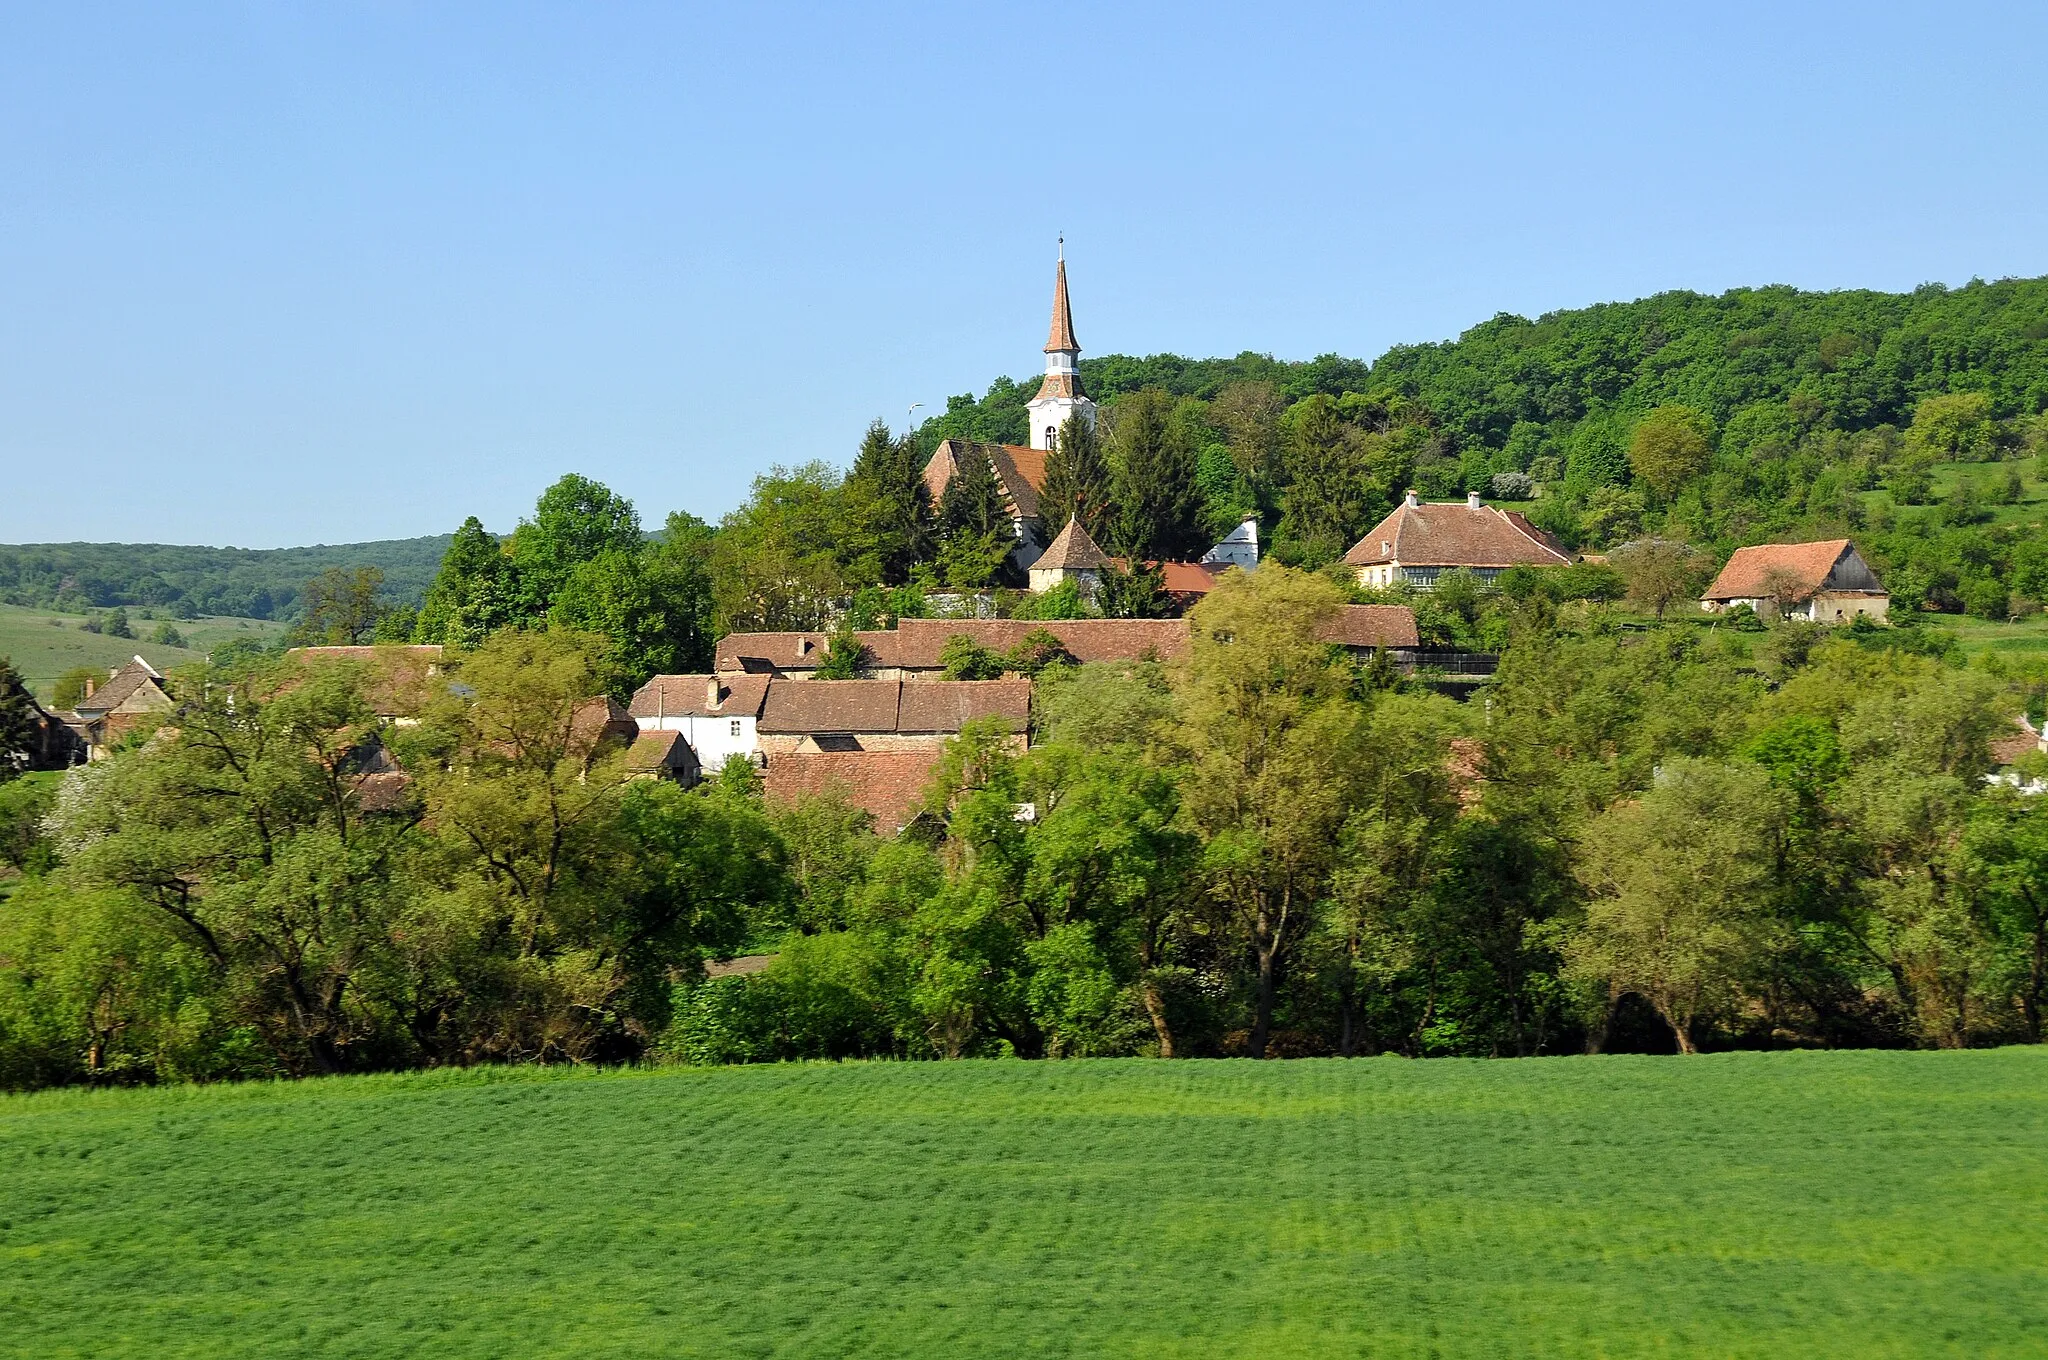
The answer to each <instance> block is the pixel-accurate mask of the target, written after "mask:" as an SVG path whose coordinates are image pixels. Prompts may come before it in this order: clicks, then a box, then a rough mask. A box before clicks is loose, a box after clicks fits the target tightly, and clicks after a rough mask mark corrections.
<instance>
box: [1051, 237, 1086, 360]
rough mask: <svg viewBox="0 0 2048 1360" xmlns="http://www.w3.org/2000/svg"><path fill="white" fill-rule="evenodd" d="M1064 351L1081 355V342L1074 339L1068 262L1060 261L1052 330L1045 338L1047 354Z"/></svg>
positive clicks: (1053, 293)
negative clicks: (1069, 297) (1068, 298)
mask: <svg viewBox="0 0 2048 1360" xmlns="http://www.w3.org/2000/svg"><path fill="white" fill-rule="evenodd" d="M1062 350H1072V351H1074V352H1075V353H1077V354H1078V353H1079V352H1080V350H1081V342H1080V341H1078V340H1076V339H1075V338H1074V309H1073V307H1072V306H1070V305H1069V304H1068V302H1067V262H1066V259H1065V258H1064V257H1062V258H1061V260H1060V265H1059V269H1058V271H1057V272H1056V273H1054V275H1053V280H1052V330H1051V332H1050V333H1049V334H1047V336H1046V337H1045V352H1046V353H1047V354H1057V353H1059V352H1061V351H1062Z"/></svg>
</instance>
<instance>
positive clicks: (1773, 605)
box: [1700, 538, 1891, 623]
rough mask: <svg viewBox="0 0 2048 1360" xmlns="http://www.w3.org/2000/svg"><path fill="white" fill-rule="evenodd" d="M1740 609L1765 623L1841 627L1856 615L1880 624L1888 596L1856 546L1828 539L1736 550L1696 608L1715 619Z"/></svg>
mask: <svg viewBox="0 0 2048 1360" xmlns="http://www.w3.org/2000/svg"><path fill="white" fill-rule="evenodd" d="M1745 604H1746V605H1748V606H1749V607H1750V608H1751V609H1753V610H1755V611H1756V612H1757V613H1759V614H1762V615H1764V616H1765V617H1768V618H1778V617H1784V618H1795V619H1810V620H1812V621H1813V622H1815V623H1845V622H1847V621H1849V620H1850V619H1854V618H1856V617H1857V616H1859V615H1863V616H1867V617H1869V618H1873V619H1882V618H1884V617H1885V616H1886V614H1887V613H1888V612H1889V610H1890V607H1891V596H1890V595H1888V594H1886V593H1885V588H1884V585H1883V583H1882V582H1880V581H1879V580H1878V579H1877V573H1876V572H1874V571H1872V570H1871V569H1870V564H1869V563H1868V562H1865V561H1864V560H1863V554H1861V553H1859V552H1857V551H1856V545H1855V544H1853V543H1851V542H1850V541H1849V540H1848V539H1846V538H1831V539H1827V540H1825V541H1823V542H1819V543H1766V544H1761V545H1759V546H1757V547H1753V548H1737V549H1736V550H1735V553H1734V555H1733V556H1732V557H1730V558H1729V559H1728V565H1727V566H1725V567H1723V568H1721V574H1720V575H1719V576H1716V577H1715V578H1714V583H1713V584H1712V585H1710V586H1708V587H1707V589H1706V593H1705V594H1704V595H1702V596H1701V597H1700V608H1702V609H1704V610H1706V611H1707V612H1708V613H1710V614H1718V613H1721V612H1723V611H1724V610H1729V609H1733V608H1735V607H1736V606H1737V605H1745Z"/></svg>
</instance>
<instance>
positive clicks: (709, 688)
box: [704, 675, 718, 708]
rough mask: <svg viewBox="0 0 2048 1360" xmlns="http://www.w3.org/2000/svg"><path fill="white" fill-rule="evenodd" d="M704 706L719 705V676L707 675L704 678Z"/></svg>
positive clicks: (715, 706) (712, 706) (713, 706)
mask: <svg viewBox="0 0 2048 1360" xmlns="http://www.w3.org/2000/svg"><path fill="white" fill-rule="evenodd" d="M704 707H706V708H717V707H718V677H717V676H715V675H711V676H706V677H705V679H704Z"/></svg>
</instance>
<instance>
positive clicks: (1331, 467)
mask: <svg viewBox="0 0 2048 1360" xmlns="http://www.w3.org/2000/svg"><path fill="white" fill-rule="evenodd" d="M1081 372H1082V377H1083V380H1084V382H1085V383H1086V385H1087V387H1088V390H1089V392H1090V393H1091V395H1093V396H1094V397H1095V398H1096V399H1097V400H1098V401H1100V402H1103V403H1104V404H1105V408H1106V416H1107V420H1108V423H1109V424H1110V425H1111V426H1112V427H1113V426H1114V423H1115V420H1116V412H1117V408H1118V406H1119V405H1120V404H1122V403H1123V402H1124V401H1125V400H1127V399H1128V398H1129V397H1130V396H1131V395H1132V394H1134V393H1137V392H1140V391H1143V390H1146V389H1155V390H1158V391H1161V392H1164V393H1166V394H1168V395H1169V396H1170V397H1172V398H1174V399H1175V407H1174V411H1173V417H1172V421H1171V427H1172V428H1173V429H1174V430H1176V431H1178V432H1179V433H1178V437H1179V438H1181V439H1183V440H1184V441H1186V442H1188V443H1190V444H1192V445H1194V446H1195V447H1194V449H1193V450H1192V457H1193V460H1194V461H1195V463H1196V464H1197V465H1198V466H1199V468H1200V479H1201V482H1202V488H1203V492H1204V496H1205V499H1206V502H1207V510H1208V520H1209V523H1210V525H1211V526H1212V527H1217V526H1223V525H1227V524H1228V523H1230V522H1232V521H1234V519H1235V517H1236V516H1237V515H1239V514H1240V513H1243V512H1245V511H1249V510H1256V511H1258V512H1259V513H1260V514H1261V517H1262V518H1263V519H1264V520H1265V521H1266V525H1267V529H1268V531H1269V533H1275V534H1277V542H1276V543H1275V544H1274V547H1275V548H1276V550H1277V551H1278V553H1279V555H1280V556H1281V557H1282V559H1283V560H1288V561H1294V562H1298V563H1303V564H1307V565H1317V564H1320V563H1323V562H1327V561H1329V560H1330V559H1331V558H1332V557H1334V556H1335V555H1336V554H1337V553H1340V552H1341V551H1342V550H1343V547H1344V546H1345V545H1346V544H1348V543H1349V542H1350V541H1351V540H1352V539H1354V538H1355V537H1356V535H1357V534H1359V533H1361V532H1362V531H1363V530H1364V529H1365V528H1367V527H1369V526H1370V525H1371V524H1372V523H1373V522H1374V521H1375V520H1376V519H1377V518H1378V517H1379V516H1380V515H1381V514H1382V513H1384V512H1385V511H1386V510H1387V509H1388V508H1390V507H1391V505H1392V503H1393V500H1394V498H1395V497H1396V496H1398V494H1399V493H1400V492H1401V491H1402V490H1404V489H1406V488H1407V487H1409V486H1413V487H1415V488H1417V489H1418V490H1420V491H1421V492H1422V493H1423V494H1424V496H1426V497H1430V498H1436V499H1451V498H1455V497H1457V496H1459V495H1462V494H1463V493H1465V492H1467V491H1478V492H1480V493H1482V494H1485V495H1489V496H1491V497H1494V498H1497V499H1501V500H1510V501H1526V500H1529V499H1530V498H1532V497H1535V498H1537V499H1536V500H1535V503H1534V505H1533V506H1532V507H1531V514H1532V517H1533V518H1534V519H1535V520H1536V521H1537V522H1538V523H1539V524H1541V525H1542V526H1543V527H1545V528H1547V529H1550V530H1551V531H1553V532H1555V533H1557V534H1558V535H1560V536H1561V537H1562V538H1564V539H1565V540H1566V541H1567V542H1569V543H1571V544H1572V545H1574V546H1579V547H1585V548H1606V547H1611V546H1614V545H1616V544H1618V543H1621V542H1624V541H1627V540H1629V539H1631V538H1635V537H1639V536H1642V535H1644V534H1645V533H1654V534H1661V535H1664V536H1668V537H1672V538H1679V539H1685V540H1688V541H1690V542H1692V543H1693V544H1695V545H1697V546H1699V547H1700V548H1702V549H1704V550H1706V551H1708V552H1709V553H1711V554H1713V555H1716V556H1725V555H1726V553H1727V552H1729V551H1731V550H1732V549H1733V548H1735V547H1737V546H1740V545H1742V544H1745V543H1754V542H1762V541H1766V540H1769V539H1774V538H1787V537H1794V536H1813V537H1831V536H1838V535H1841V534H1853V535H1854V536H1856V537H1857V539H1858V541H1859V543H1860V544H1861V545H1862V546H1863V547H1864V549H1865V552H1866V554H1867V555H1869V556H1870V557H1871V558H1872V560H1873V562H1874V564H1875V565H1876V566H1877V567H1878V569H1879V571H1880V572H1881V573H1884V574H1885V576H1886V580H1887V584H1889V585H1890V586H1891V588H1892V590H1893V592H1894V594H1895V596H1897V597H1900V598H1902V599H1903V600H1904V602H1906V603H1907V604H1909V605H1925V606H1927V607H1930V608H1934V609H1938V610H1946V611H1961V610H1967V611H1968V612H1971V613H1974V614H1978V615H1980V616H1982V617H1986V618H2001V619H2002V618H2004V617H2006V616H2007V615H2008V613H2009V612H2011V611H2012V609H2013V608H2014V606H2015V600H2014V597H2015V596H2018V597H2020V599H2021V600H2022V601H2032V602H2036V603H2038V602H2039V601H2040V600H2041V599H2042V598H2043V596H2044V595H2048V557H2044V555H2043V554H2044V549H2043V548H2042V546H2040V543H2039V540H2040V537H2041V536H2040V535H2038V534H2030V532H2029V530H2030V528H2031V526H2032V524H2033V523H2034V522H2035V521H2037V520H2038V518H2039V507H2037V506H2028V502H2029V501H2032V500H2034V499H2037V498H2039V497H2040V496H2041V486H2042V479H2041V478H2040V477H2039V476H2038V475H2037V474H2038V464H2037V463H2035V462H2033V461H2032V460H2033V459H2034V458H2035V457H2036V456H2037V455H2038V453H2039V451H2040V448H2041V443H2042V429H2041V426H2040V422H2039V413H2040V412H2041V411H2042V410H2043V408H2044V407H2048V279H2023V280H2002V281H2000V282H1997V283H1984V282H1981V281H1973V282H1971V283H1970V284H1968V285H1967V286H1965V287H1962V288H1956V289H1950V288H1946V287H1943V286H1942V285H1940V284H1928V285H1925V286H1923V287H1921V288H1918V289H1915V290H1914V291H1913V292H1911V293H1879V292H1871V291H1867V290H1857V291H1845V292H1835V293H1809V292H1801V291H1799V290H1797V289H1793V288H1784V287H1771V288H1754V289H1749V288H1745V289H1735V290H1732V291H1730V292H1727V293H1723V294H1721V295H1720V296H1718V297H1707V296H1704V295H1701V294H1698V293H1689V292H1672V293H1660V294H1658V295H1656V296H1655V297H1650V298H1644V299H1641V300H1639V301H1636V302H1628V303H1611V304H1604V305H1601V306H1595V307H1587V308H1582V309H1577V310H1572V311H1560V312H1553V313H1550V314H1548V315H1545V316H1543V317H1540V318H1538V319H1537V320H1534V321H1531V320H1528V319H1526V318H1524V317H1519V316H1511V315H1507V314H1505V313H1503V314H1501V315H1499V316H1496V317H1494V318H1493V319H1492V320H1490V321H1486V322H1484V323H1482V324H1480V325H1478V326H1475V327H1473V328H1472V329H1470V330H1468V331H1466V332H1465V333H1464V334H1463V335H1461V336H1460V337H1458V339H1456V340H1454V341H1449V342H1445V343H1442V344H1425V345H1402V346H1397V347H1395V348H1394V349H1391V350H1389V351H1388V352H1387V353H1386V354H1384V355H1382V356H1381V357H1380V359H1379V360H1378V361H1377V362H1375V363H1373V364H1370V365H1367V364H1363V363H1360V362H1358V361H1356V360H1350V359H1344V358H1340V357H1338V356H1336V355H1324V356H1322V357H1319V358H1317V359H1313V360H1310V361H1308V362H1305V363H1286V362H1281V361H1277V360H1274V359H1272V358H1271V357H1269V356H1264V355H1257V354H1241V355H1239V356H1238V357H1236V358H1235V359H1213V360H1188V359H1183V358H1180V357H1178V356H1175V355H1154V356H1151V357H1149V358H1144V359H1133V358H1129V357H1125V356H1120V355H1111V356H1107V357H1104V358H1100V359H1084V360H1083V361H1082V363H1081ZM1036 386H1037V381H1036V379H1030V380H1027V381H1023V382H1018V381H1014V380H1011V379H1008V378H1004V379H999V380H998V381H997V382H996V383H995V384H993V385H992V386H991V387H990V388H989V390H988V392H987V393H986V394H985V395H984V396H982V397H981V398H980V399H979V400H976V399H974V398H973V397H971V396H959V397H955V398H953V399H952V400H951V401H950V402H949V403H948V405H947V410H946V412H945V413H944V414H943V415H940V416H937V417H935V418H933V419H932V420H929V421H927V422H926V423H925V424H924V425H923V426H922V427H921V429H920V430H919V431H918V439H919V442H920V444H921V445H922V446H924V447H926V448H929V447H933V446H935V445H936V443H937V442H938V440H940V439H942V438H946V437H968V438H975V439H991V440H1009V441H1020V440H1022V439H1023V437H1024V434H1025V424H1024V402H1025V401H1026V400H1028V399H1029V397H1030V396H1031V395H1032V393H1033V392H1034V391H1035V390H1036ZM1653 415H1655V416H1656V419H1655V420H1650V419H1649V418H1650V417H1652V416H1653ZM1646 423H1647V424H1648V425H1649V428H1650V433H1649V434H1644V433H1643V430H1644V426H1645V424H1646ZM1639 436H1640V438H1639ZM1638 444H1641V445H1643V447H1637V446H1638ZM1979 464H1981V465H1984V466H1982V467H1981V469H1979V468H1976V467H1974V466H1973V465H1979ZM1923 506H1924V507H1927V508H1926V509H1925V510H1917V509H1916V507H1923ZM2000 506H2010V507H2020V506H2027V508H2026V509H2000V508H1999V507H2000ZM2030 538H2031V539H2032V540H2035V541H2034V542H2031V543H2030V542H2029V539H2030Z"/></svg>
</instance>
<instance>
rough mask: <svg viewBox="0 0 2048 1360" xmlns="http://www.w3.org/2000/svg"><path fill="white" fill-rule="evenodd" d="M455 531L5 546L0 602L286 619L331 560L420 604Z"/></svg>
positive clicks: (400, 597) (332, 565) (0, 563)
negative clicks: (204, 543)
mask: <svg viewBox="0 0 2048 1360" xmlns="http://www.w3.org/2000/svg"><path fill="white" fill-rule="evenodd" d="M448 540H449V535H447V534H431V535H428V536H427V537H425V538H396V539H385V540H381V541H378V542H371V543H339V544H332V545H330V544H320V545H318V546H315V547H310V548H199V547H185V546H181V545H176V544H168V543H24V544H18V545H0V603H5V604H21V605H30V606H34V607H37V608H43V609H65V610H71V611H74V612H75V611H79V610H84V609H109V608H113V607H115V606H126V607H128V608H136V607H155V608H157V609H160V610H163V611H164V612H166V613H173V614H176V615H178V616H179V617H183V618H190V617H194V616H197V615H201V614H233V615H238V616H240V617H242V618H251V619H289V618H292V617H294V616H295V615H297V614H298V612H299V595H300V592H301V591H302V590H304V588H305V585H306V582H307V581H308V580H310V579H311V578H313V577H315V576H318V575H320V573H322V572H324V571H327V570H328V569H330V568H335V567H340V568H345V569H349V570H353V569H355V568H357V567H375V568H377V569H379V570H380V571H382V572H383V573H384V593H385V594H386V595H387V596H388V597H390V598H391V599H392V600H394V601H397V602H401V603H403V602H411V603H415V604H417V603H418V602H419V599H420V597H421V596H422V595H424V594H425V593H426V589H427V586H428V584H429V583H431V582H432V581H433V579H434V572H435V571H436V570H437V569H439V567H440V565H441V555H442V554H443V553H444V552H446V551H447V550H448Z"/></svg>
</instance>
